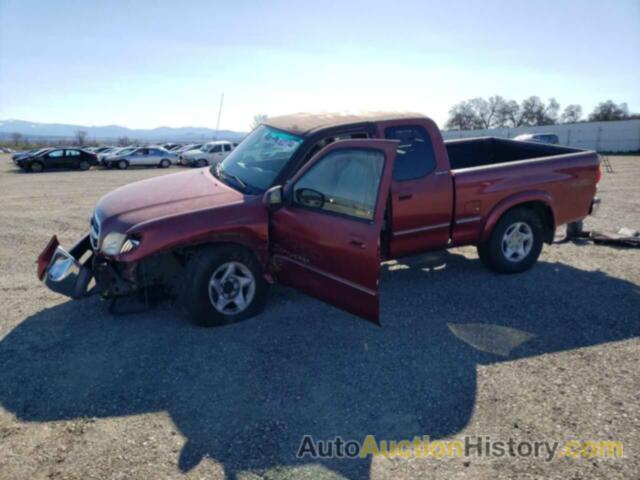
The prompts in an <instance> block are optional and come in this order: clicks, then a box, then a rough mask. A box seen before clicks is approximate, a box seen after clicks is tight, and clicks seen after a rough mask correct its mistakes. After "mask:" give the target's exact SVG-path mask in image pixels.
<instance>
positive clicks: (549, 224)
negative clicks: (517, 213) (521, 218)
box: [502, 201, 556, 244]
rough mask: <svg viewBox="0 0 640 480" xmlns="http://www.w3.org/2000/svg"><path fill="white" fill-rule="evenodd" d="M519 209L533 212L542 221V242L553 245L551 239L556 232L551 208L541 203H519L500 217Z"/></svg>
mask: <svg viewBox="0 0 640 480" xmlns="http://www.w3.org/2000/svg"><path fill="white" fill-rule="evenodd" d="M519 208H527V209H529V210H532V211H533V212H535V214H536V215H538V217H539V218H540V219H541V220H542V226H543V228H544V238H543V240H544V242H545V243H549V244H551V243H553V237H554V236H555V232H556V224H555V219H554V217H553V211H552V210H551V207H549V205H547V204H546V203H544V202H541V201H533V202H525V203H519V204H518V205H514V206H513V207H511V208H510V209H509V210H507V211H506V212H504V213H503V214H502V216H504V215H506V214H507V213H508V212H511V211H512V210H515V209H519Z"/></svg>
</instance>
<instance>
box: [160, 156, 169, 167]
mask: <svg viewBox="0 0 640 480" xmlns="http://www.w3.org/2000/svg"><path fill="white" fill-rule="evenodd" d="M158 166H159V167H160V168H169V167H170V166H171V160H168V159H166V158H163V159H162V160H160V164H159V165H158Z"/></svg>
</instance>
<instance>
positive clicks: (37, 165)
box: [29, 162, 44, 173]
mask: <svg viewBox="0 0 640 480" xmlns="http://www.w3.org/2000/svg"><path fill="white" fill-rule="evenodd" d="M43 170H44V164H43V163H42V162H31V163H30V164H29V171H30V172H33V173H40V172H41V171H43Z"/></svg>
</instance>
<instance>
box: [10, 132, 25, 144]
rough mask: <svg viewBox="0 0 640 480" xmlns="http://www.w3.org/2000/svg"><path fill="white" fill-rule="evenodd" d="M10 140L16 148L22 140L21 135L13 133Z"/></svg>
mask: <svg viewBox="0 0 640 480" xmlns="http://www.w3.org/2000/svg"><path fill="white" fill-rule="evenodd" d="M11 140H12V141H13V145H14V146H15V147H17V146H18V145H20V141H21V140H22V134H21V133H18V132H13V133H12V134H11Z"/></svg>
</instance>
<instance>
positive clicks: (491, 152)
mask: <svg viewBox="0 0 640 480" xmlns="http://www.w3.org/2000/svg"><path fill="white" fill-rule="evenodd" d="M445 146H446V149H447V152H448V155H449V161H450V163H451V174H452V177H453V184H454V215H453V228H452V235H451V236H452V240H453V244H454V245H464V244H469V243H477V242H478V241H479V238H480V236H481V235H482V232H483V226H484V225H485V224H486V222H487V221H488V218H489V215H490V214H491V213H492V210H493V209H494V208H500V206H501V205H503V204H504V203H503V202H507V203H509V202H510V200H509V199H510V198H511V199H513V198H514V196H520V197H522V198H525V197H527V196H528V197H540V196H542V197H544V198H546V199H547V203H548V204H549V205H551V207H552V211H551V212H550V214H551V215H552V216H553V223H554V225H555V226H558V225H562V224H565V223H569V222H573V221H577V220H580V219H582V218H584V217H585V216H586V215H587V214H588V213H589V210H590V207H591V201H592V199H593V197H594V196H595V193H596V182H597V177H598V168H599V163H600V160H599V157H598V154H597V153H596V152H593V151H587V150H579V149H575V148H567V147H559V146H557V145H546V144H536V143H528V142H519V141H514V140H507V139H499V138H490V137H489V138H476V139H468V140H467V139H465V140H452V141H449V142H445Z"/></svg>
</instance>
